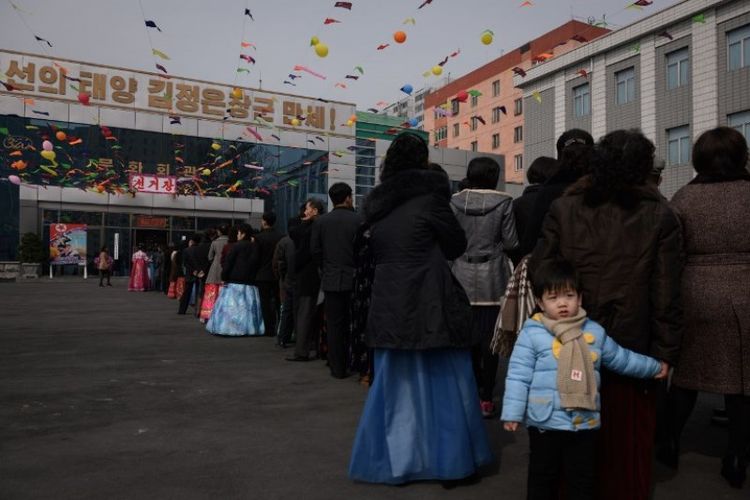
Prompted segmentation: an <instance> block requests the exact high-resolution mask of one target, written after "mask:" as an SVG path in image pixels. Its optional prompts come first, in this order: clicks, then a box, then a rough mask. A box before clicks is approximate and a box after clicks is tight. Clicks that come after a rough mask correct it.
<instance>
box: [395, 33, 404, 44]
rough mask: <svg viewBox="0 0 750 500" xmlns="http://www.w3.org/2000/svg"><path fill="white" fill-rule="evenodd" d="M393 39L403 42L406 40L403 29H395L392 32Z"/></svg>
mask: <svg viewBox="0 0 750 500" xmlns="http://www.w3.org/2000/svg"><path fill="white" fill-rule="evenodd" d="M393 40H394V41H395V42H396V43H404V42H405V41H406V33H404V32H403V31H397V32H395V33H394V34H393Z"/></svg>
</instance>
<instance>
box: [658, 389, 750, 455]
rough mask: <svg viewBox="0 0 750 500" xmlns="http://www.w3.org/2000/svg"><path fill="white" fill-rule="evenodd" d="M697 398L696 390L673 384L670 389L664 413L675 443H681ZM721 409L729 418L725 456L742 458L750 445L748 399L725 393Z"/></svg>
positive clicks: (749, 407)
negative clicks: (724, 409) (683, 431)
mask: <svg viewBox="0 0 750 500" xmlns="http://www.w3.org/2000/svg"><path fill="white" fill-rule="evenodd" d="M697 399H698V391H694V390H692V389H683V388H682V387H677V386H675V385H672V387H670V389H669V399H668V401H669V406H668V410H667V418H668V426H667V427H668V432H669V435H670V437H672V438H673V439H674V440H675V442H677V443H679V442H680V436H681V435H682V430H683V429H684V428H685V424H686V423H687V421H688V418H690V414H691V413H692V412H693V409H694V408H695V402H696V400H697ZM724 406H725V408H726V412H727V418H728V419H729V427H728V429H727V431H728V438H729V442H728V444H727V451H726V456H739V457H743V456H744V455H745V453H746V452H747V449H748V446H750V397H749V396H743V395H742V394H725V395H724Z"/></svg>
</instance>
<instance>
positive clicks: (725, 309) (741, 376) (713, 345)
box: [672, 180, 750, 396]
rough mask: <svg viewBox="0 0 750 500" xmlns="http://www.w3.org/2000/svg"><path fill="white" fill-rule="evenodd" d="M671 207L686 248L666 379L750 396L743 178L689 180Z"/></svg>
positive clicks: (749, 210) (749, 246)
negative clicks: (673, 360)
mask: <svg viewBox="0 0 750 500" xmlns="http://www.w3.org/2000/svg"><path fill="white" fill-rule="evenodd" d="M672 206H673V207H674V208H676V209H677V212H678V214H679V216H680V220H681V221H682V228H683V229H682V230H683V234H684V238H685V252H686V253H687V263H686V265H685V270H684V271H683V274H682V302H683V305H684V310H685V313H684V314H685V332H684V335H683V337H682V345H681V348H680V357H679V360H678V361H677V366H676V367H675V372H674V376H673V378H672V382H673V383H674V384H676V385H678V386H680V387H684V388H686V389H695V390H699V391H706V392H714V393H719V394H744V395H745V396H750V368H749V367H750V231H748V229H747V221H748V219H750V181H745V180H738V181H733V182H716V183H710V184H699V183H695V182H693V183H690V184H688V185H687V186H685V187H683V188H682V189H680V190H679V191H677V193H676V194H675V195H674V198H672Z"/></svg>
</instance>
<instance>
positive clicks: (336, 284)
mask: <svg viewBox="0 0 750 500" xmlns="http://www.w3.org/2000/svg"><path fill="white" fill-rule="evenodd" d="M361 224H362V219H361V217H360V216H359V215H358V214H357V213H356V212H355V211H354V210H353V209H351V208H342V207H339V208H334V209H333V210H332V211H331V212H330V213H327V214H326V215H324V216H322V217H319V218H318V220H317V221H315V224H313V229H312V240H311V242H310V251H311V252H312V255H313V259H314V260H315V261H316V262H317V263H318V264H319V266H320V268H321V271H322V272H321V279H320V288H321V289H322V290H323V291H326V292H347V291H350V290H351V289H352V286H353V282H354V236H355V235H356V234H357V229H358V228H359V226H360V225H361Z"/></svg>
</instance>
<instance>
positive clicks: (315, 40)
mask: <svg viewBox="0 0 750 500" xmlns="http://www.w3.org/2000/svg"><path fill="white" fill-rule="evenodd" d="M319 43H320V39H319V38H318V37H317V36H314V37H312V38H311V39H310V47H315V46H316V45H318V44H319Z"/></svg>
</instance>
